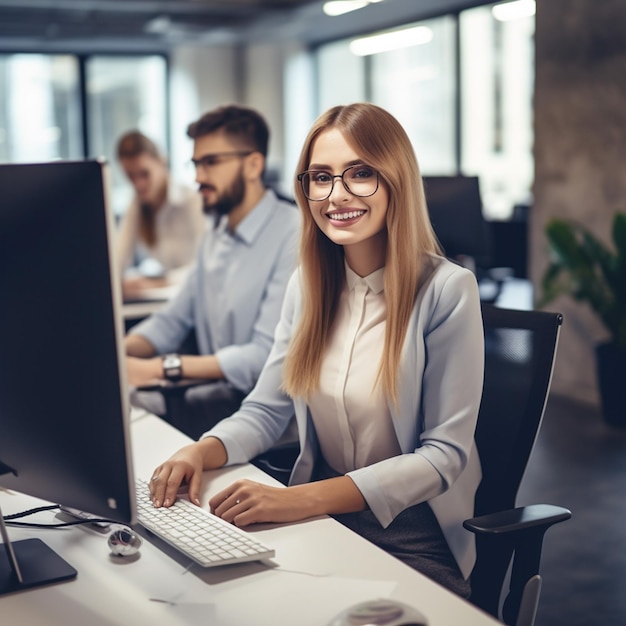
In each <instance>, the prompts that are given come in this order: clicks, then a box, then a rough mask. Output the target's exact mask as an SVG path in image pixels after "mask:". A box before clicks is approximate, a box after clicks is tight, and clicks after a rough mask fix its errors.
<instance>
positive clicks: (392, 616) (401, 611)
mask: <svg viewBox="0 0 626 626" xmlns="http://www.w3.org/2000/svg"><path fill="white" fill-rule="evenodd" d="M427 625H428V620H427V619H426V618H425V617H424V615H422V613H420V612H419V611H418V610H417V609H416V608H414V607H412V606H409V605H408V604H404V602H400V601H398V600H389V599H380V600H368V601H366V602H359V603H358V604H354V605H353V606H349V607H348V608H347V609H345V610H344V611H342V612H341V613H339V615H337V616H335V617H334V618H333V619H332V620H331V621H330V623H329V624H328V626H427Z"/></svg>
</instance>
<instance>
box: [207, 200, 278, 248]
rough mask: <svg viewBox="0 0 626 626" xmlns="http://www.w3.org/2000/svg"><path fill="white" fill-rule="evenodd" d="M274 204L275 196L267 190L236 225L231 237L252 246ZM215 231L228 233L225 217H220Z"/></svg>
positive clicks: (226, 218)
mask: <svg viewBox="0 0 626 626" xmlns="http://www.w3.org/2000/svg"><path fill="white" fill-rule="evenodd" d="M276 202H277V198H276V194H275V193H274V192H273V191H272V190H271V189H267V190H266V191H265V194H264V195H263V197H262V198H261V200H260V201H259V203H258V204H257V205H256V206H255V207H254V208H253V209H252V211H250V213H248V215H246V216H245V217H244V218H243V219H242V220H241V222H239V224H237V227H236V228H235V232H234V233H232V236H233V237H235V238H237V239H241V240H242V241H243V242H244V243H246V244H248V245H252V244H253V243H254V240H255V239H256V238H257V237H258V236H259V234H260V232H261V231H262V230H263V227H264V226H265V224H266V223H267V221H268V220H269V219H270V218H271V216H272V213H273V211H274V209H275V207H276ZM217 230H218V231H219V232H220V233H224V232H228V216H227V215H224V216H223V217H222V219H221V220H220V223H219V226H218V227H217Z"/></svg>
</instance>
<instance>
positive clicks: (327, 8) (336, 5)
mask: <svg viewBox="0 0 626 626" xmlns="http://www.w3.org/2000/svg"><path fill="white" fill-rule="evenodd" d="M368 4H369V0H332V1H331V2H324V7H323V10H324V13H325V14H326V15H330V16H331V17H337V15H343V14H344V13H350V11H356V10H357V9H362V8H363V7H366V6H367V5H368Z"/></svg>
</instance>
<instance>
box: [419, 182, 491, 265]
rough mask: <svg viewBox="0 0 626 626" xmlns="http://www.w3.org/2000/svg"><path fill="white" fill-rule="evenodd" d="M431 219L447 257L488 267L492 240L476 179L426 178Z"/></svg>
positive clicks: (425, 187) (427, 202)
mask: <svg viewBox="0 0 626 626" xmlns="http://www.w3.org/2000/svg"><path fill="white" fill-rule="evenodd" d="M423 180H424V191H425V193H426V204H427V205H428V212H429V214H430V220H431V223H432V225H433V228H434V230H435V234H436V235H437V238H438V239H439V242H440V243H441V245H442V247H443V248H444V252H445V254H446V256H448V257H450V258H452V259H458V258H459V257H462V256H466V257H471V258H472V259H473V260H474V262H475V264H476V265H477V266H478V267H481V268H486V267H489V265H490V261H491V237H490V230H489V224H488V222H487V221H486V220H485V218H484V216H483V206H482V200H481V196H480V185H479V180H478V177H476V176H424V177H423Z"/></svg>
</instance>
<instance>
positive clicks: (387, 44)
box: [350, 26, 433, 56]
mask: <svg viewBox="0 0 626 626" xmlns="http://www.w3.org/2000/svg"><path fill="white" fill-rule="evenodd" d="M432 38H433V31H432V30H431V29H430V28H428V26H414V27H412V28H404V29H402V30H394V31H391V32H388V33H382V34H380V35H371V36H370V37H361V38H359V39H354V40H353V41H351V42H350V52H352V54H356V55H357V56H367V55H369V54H378V53H380V52H388V51H389V50H397V49H398V48H408V47H409V46H419V45H421V44H424V43H428V42H429V41H431V40H432Z"/></svg>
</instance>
